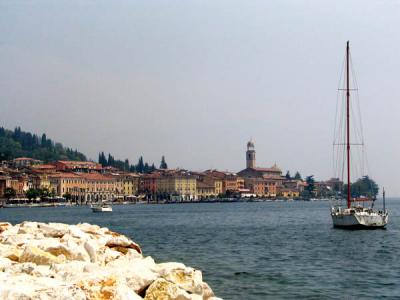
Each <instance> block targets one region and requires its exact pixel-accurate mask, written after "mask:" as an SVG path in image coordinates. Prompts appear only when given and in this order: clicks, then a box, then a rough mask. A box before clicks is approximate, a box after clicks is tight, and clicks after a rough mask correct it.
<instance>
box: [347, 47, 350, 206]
mask: <svg viewBox="0 0 400 300" xmlns="http://www.w3.org/2000/svg"><path fill="white" fill-rule="evenodd" d="M349 56H350V45H349V41H347V47H346V116H347V126H346V127H347V208H350V205H351V202H350V201H351V200H350V78H349V77H350V76H349V75H350V72H349V60H350V59H349Z"/></svg>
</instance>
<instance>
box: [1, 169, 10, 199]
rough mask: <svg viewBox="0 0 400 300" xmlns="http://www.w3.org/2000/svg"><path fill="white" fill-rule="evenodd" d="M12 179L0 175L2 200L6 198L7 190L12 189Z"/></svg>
mask: <svg viewBox="0 0 400 300" xmlns="http://www.w3.org/2000/svg"><path fill="white" fill-rule="evenodd" d="M10 179H11V178H10V177H9V176H4V175H0V199H1V198H4V192H5V190H6V188H8V187H10Z"/></svg>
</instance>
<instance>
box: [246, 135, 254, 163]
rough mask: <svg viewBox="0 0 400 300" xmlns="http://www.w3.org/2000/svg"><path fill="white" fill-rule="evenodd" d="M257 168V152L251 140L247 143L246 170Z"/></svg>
mask: <svg viewBox="0 0 400 300" xmlns="http://www.w3.org/2000/svg"><path fill="white" fill-rule="evenodd" d="M255 167H256V150H255V147H254V143H253V141H251V140H250V141H249V142H248V143H247V151H246V168H255Z"/></svg>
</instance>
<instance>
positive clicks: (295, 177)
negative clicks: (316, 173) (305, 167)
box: [293, 171, 302, 180]
mask: <svg viewBox="0 0 400 300" xmlns="http://www.w3.org/2000/svg"><path fill="white" fill-rule="evenodd" d="M293 178H294V179H296V180H302V178H301V175H300V173H299V171H297V172H296V174H294V177H293Z"/></svg>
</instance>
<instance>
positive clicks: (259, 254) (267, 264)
mask: <svg viewBox="0 0 400 300" xmlns="http://www.w3.org/2000/svg"><path fill="white" fill-rule="evenodd" d="M388 202H389V203H388V207H389V209H390V220H389V226H388V228H387V230H373V231H368V230H360V231H344V230H340V229H334V228H332V224H331V219H330V215H329V203H328V202H319V201H316V202H258V203H216V204H179V205H131V206H114V212H113V213H111V214H94V213H92V212H91V210H90V209H89V208H88V207H68V208H15V209H0V221H8V222H11V223H17V222H22V221H24V220H34V221H41V222H65V223H70V224H73V223H78V222H89V223H95V224H99V225H101V226H107V227H109V228H110V229H112V230H114V231H119V232H122V233H124V234H126V235H128V236H130V237H131V238H132V239H133V240H134V241H136V242H137V243H139V244H140V245H141V247H142V249H143V251H144V254H145V255H151V256H152V257H154V259H155V260H156V261H157V262H163V261H179V262H183V263H185V264H186V265H188V266H193V267H196V268H199V269H201V270H202V271H203V276H204V280H205V281H207V282H208V283H209V284H210V285H211V287H212V288H213V290H214V291H215V293H216V294H217V296H220V297H223V298H224V299H267V298H268V299H294V298H299V299H304V298H307V299H344V298H345V299H377V298H383V297H386V298H387V299H391V298H393V299H394V298H398V297H400V262H399V261H398V259H397V256H398V253H399V251H400V239H399V238H400V223H399V215H400V201H395V200H390V201H388Z"/></svg>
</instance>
